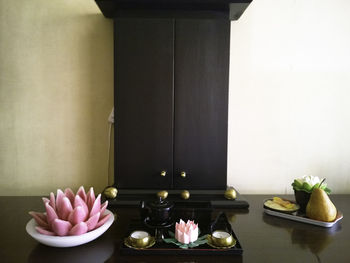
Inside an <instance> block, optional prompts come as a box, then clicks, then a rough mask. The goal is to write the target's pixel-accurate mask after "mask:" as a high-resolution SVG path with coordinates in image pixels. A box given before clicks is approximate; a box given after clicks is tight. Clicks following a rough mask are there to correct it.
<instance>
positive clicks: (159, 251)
mask: <svg viewBox="0 0 350 263" xmlns="http://www.w3.org/2000/svg"><path fill="white" fill-rule="evenodd" d="M199 227H200V229H201V233H200V236H202V235H206V234H208V233H209V227H208V226H203V225H201V224H200V223H199ZM135 230H144V231H147V232H148V233H150V234H151V235H154V229H151V228H147V227H146V226H144V225H143V224H142V223H140V222H138V221H133V222H131V223H130V225H129V229H128V231H127V234H126V236H125V238H127V237H128V235H129V234H130V233H131V232H133V231H135ZM169 230H170V231H172V232H174V226H173V227H171V228H170V229H169ZM167 233H168V232H167V230H164V236H165V237H168V234H167ZM232 236H233V237H234V238H235V239H236V241H237V243H236V245H235V246H234V247H233V248H228V249H216V248H212V247H211V246H209V245H208V244H203V245H200V246H198V247H194V248H188V249H182V248H179V247H177V246H176V245H174V244H167V243H164V242H162V243H156V244H155V245H154V246H153V247H151V248H147V249H133V248H129V247H127V246H125V245H124V242H122V244H121V247H120V253H121V254H123V255H194V256H200V255H203V256H205V255H216V256H220V255H222V256H225V255H242V254H243V248H242V246H241V244H240V242H239V240H238V238H237V236H236V234H235V233H234V231H232ZM123 241H124V240H123Z"/></svg>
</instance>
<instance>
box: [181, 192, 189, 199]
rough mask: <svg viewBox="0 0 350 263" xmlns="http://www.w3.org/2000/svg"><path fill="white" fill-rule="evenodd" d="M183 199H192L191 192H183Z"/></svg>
mask: <svg viewBox="0 0 350 263" xmlns="http://www.w3.org/2000/svg"><path fill="white" fill-rule="evenodd" d="M181 198H182V199H185V200H187V199H189V198H190V192H189V191H187V190H183V191H182V192H181Z"/></svg>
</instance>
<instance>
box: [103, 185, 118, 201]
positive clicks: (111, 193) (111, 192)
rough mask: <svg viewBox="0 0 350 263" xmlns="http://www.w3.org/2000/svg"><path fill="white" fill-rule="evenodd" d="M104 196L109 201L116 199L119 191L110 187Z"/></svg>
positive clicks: (104, 192)
mask: <svg viewBox="0 0 350 263" xmlns="http://www.w3.org/2000/svg"><path fill="white" fill-rule="evenodd" d="M103 194H104V196H105V197H106V198H107V199H114V198H116V197H117V194H118V190H117V188H115V187H113V186H110V187H107V188H106V189H105V190H104V191H103Z"/></svg>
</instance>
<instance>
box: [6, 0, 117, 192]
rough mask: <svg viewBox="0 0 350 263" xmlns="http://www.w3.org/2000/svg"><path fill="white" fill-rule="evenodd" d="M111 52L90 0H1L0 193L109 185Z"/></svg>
mask: <svg viewBox="0 0 350 263" xmlns="http://www.w3.org/2000/svg"><path fill="white" fill-rule="evenodd" d="M112 52H113V25H112V21H111V20H107V19H105V18H104V17H103V16H102V15H101V13H100V12H99V10H98V8H97V6H96V4H95V2H94V1H93V0H91V1H86V0H74V1H70V0H64V1H62V0H51V1H46V0H32V1H26V0H20V1H6V0H0V195H47V194H48V193H49V192H50V191H54V190H55V189H57V188H64V187H67V186H71V187H72V188H74V189H76V188H77V187H78V186H80V185H84V186H86V187H90V186H93V187H94V188H95V190H96V191H102V189H103V188H104V187H105V186H106V185H107V178H108V176H107V135H108V124H107V118H108V115H109V112H110V111H111V109H112V107H113V57H112V56H113V54H112Z"/></svg>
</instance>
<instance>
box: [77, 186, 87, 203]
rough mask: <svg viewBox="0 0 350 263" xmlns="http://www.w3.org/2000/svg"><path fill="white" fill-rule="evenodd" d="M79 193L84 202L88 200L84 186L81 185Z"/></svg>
mask: <svg viewBox="0 0 350 263" xmlns="http://www.w3.org/2000/svg"><path fill="white" fill-rule="evenodd" d="M77 195H79V196H80V197H81V199H83V200H84V202H86V193H85V189H84V186H80V187H79V189H78V192H77Z"/></svg>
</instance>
